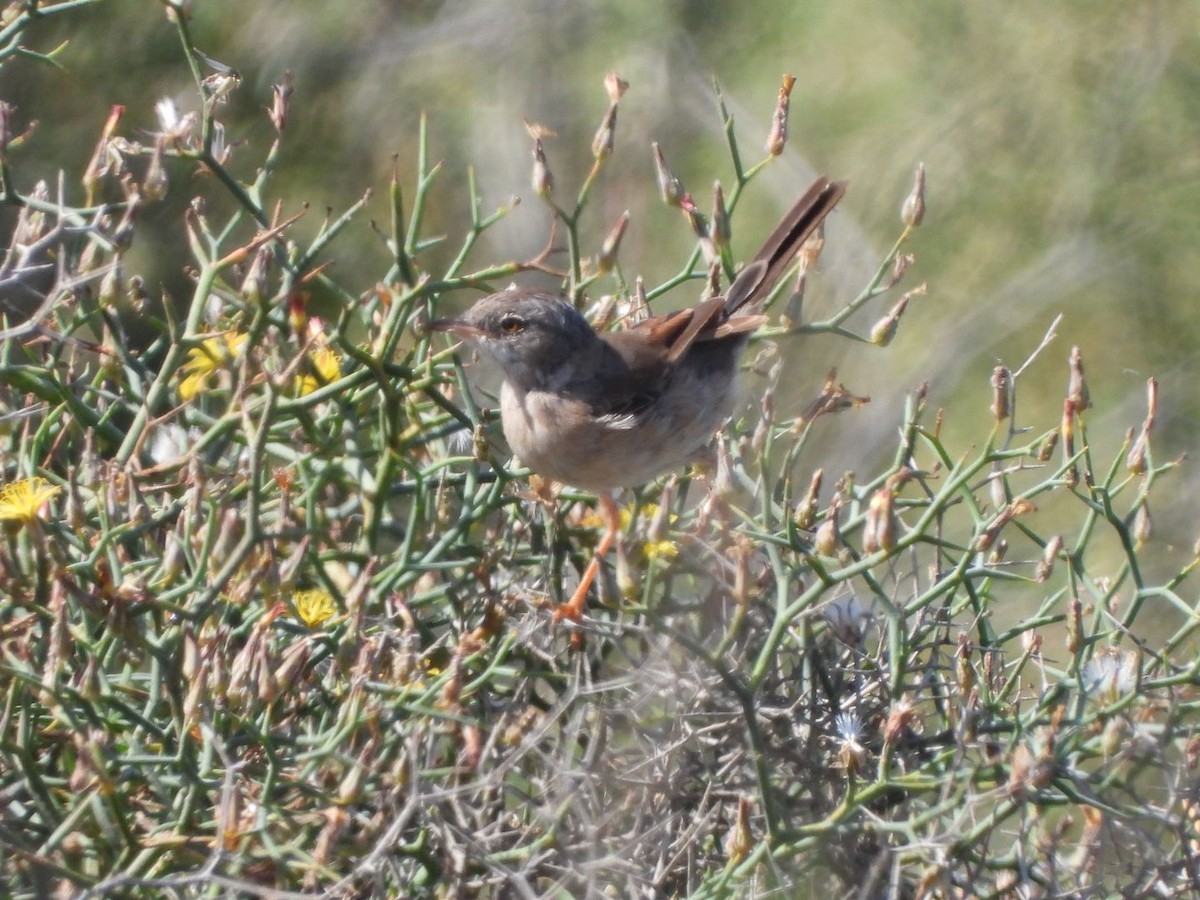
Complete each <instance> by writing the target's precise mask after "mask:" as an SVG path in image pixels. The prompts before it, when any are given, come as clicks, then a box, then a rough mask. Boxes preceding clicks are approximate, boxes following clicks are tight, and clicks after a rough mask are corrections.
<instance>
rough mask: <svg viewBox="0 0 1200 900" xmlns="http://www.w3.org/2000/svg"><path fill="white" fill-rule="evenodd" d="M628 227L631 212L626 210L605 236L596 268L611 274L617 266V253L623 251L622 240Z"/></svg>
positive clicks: (597, 257)
mask: <svg viewBox="0 0 1200 900" xmlns="http://www.w3.org/2000/svg"><path fill="white" fill-rule="evenodd" d="M628 227H629V210H625V212H623V213H621V218H619V219H617V222H616V224H615V225H613V227H612V228H610V229H609V232H608V234H607V235H605V238H604V243H603V244H601V245H600V253H599V254H598V255H597V256H596V268H597V269H598V270H600V271H601V272H611V271H612V269H613V266H615V265H616V264H617V251H618V250H620V249H621V238H623V237H625V229H627V228H628Z"/></svg>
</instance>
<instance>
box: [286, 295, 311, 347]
mask: <svg viewBox="0 0 1200 900" xmlns="http://www.w3.org/2000/svg"><path fill="white" fill-rule="evenodd" d="M288 324H289V325H291V327H292V334H294V335H296V337H297V338H301V336H302V335H303V334H304V332H305V329H306V328H307V327H308V294H306V293H305V292H304V291H297V290H293V291H292V292H291V293H290V294H288Z"/></svg>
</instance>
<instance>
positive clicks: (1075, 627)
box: [1066, 597, 1083, 653]
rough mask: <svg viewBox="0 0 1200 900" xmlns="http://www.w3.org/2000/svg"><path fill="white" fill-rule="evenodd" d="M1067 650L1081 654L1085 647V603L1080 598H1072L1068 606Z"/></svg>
mask: <svg viewBox="0 0 1200 900" xmlns="http://www.w3.org/2000/svg"><path fill="white" fill-rule="evenodd" d="M1066 644H1067V649H1068V650H1069V651H1070V652H1072V653H1077V652H1079V648H1080V647H1081V646H1083V603H1082V602H1081V601H1080V599H1079V598H1078V597H1072V598H1071V600H1070V602H1069V603H1068V604H1067V640H1066Z"/></svg>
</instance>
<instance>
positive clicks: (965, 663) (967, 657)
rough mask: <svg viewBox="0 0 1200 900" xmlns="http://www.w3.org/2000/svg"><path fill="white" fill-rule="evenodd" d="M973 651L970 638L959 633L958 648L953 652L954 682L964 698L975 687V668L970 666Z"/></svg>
mask: <svg viewBox="0 0 1200 900" xmlns="http://www.w3.org/2000/svg"><path fill="white" fill-rule="evenodd" d="M973 650H974V648H973V647H972V645H971V639H970V637H968V636H967V635H966V634H965V633H960V634H959V636H958V647H957V649H955V651H954V680H955V682H956V683H957V684H958V690H959V693H960V694H962V695H963V696H964V697H965V696H966V695H967V694H969V693H970V692H971V689H972V688H973V687H975V681H976V676H975V667H974V666H972V665H971V653H972V652H973Z"/></svg>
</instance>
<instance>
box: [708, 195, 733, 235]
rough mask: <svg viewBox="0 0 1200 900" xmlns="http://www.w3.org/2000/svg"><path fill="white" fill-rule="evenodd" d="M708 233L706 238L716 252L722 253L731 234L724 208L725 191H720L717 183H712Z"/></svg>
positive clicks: (726, 211)
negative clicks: (710, 219)
mask: <svg viewBox="0 0 1200 900" xmlns="http://www.w3.org/2000/svg"><path fill="white" fill-rule="evenodd" d="M708 232H709V233H708V236H709V238H710V239H711V240H712V242H713V246H714V247H715V248H716V249H717V251H718V252H723V251H724V250H725V249H726V248H727V247H728V246H729V239H730V237H731V236H732V233H733V232H732V228H731V227H730V224H729V211H728V210H727V209H726V208H725V191H724V190H722V189H721V182H719V181H714V182H713V211H712V223H711V224H710V226H709V229H708Z"/></svg>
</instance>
